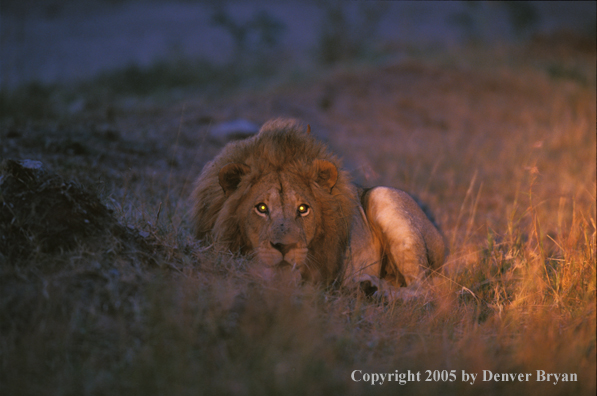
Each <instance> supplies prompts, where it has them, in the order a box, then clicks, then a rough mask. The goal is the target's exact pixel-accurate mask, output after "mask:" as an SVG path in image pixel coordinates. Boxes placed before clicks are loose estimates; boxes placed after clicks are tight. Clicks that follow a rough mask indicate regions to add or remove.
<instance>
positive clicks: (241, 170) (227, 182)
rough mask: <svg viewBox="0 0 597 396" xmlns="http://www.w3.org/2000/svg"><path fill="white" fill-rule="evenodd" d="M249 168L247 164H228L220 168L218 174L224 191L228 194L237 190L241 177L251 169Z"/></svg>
mask: <svg viewBox="0 0 597 396" xmlns="http://www.w3.org/2000/svg"><path fill="white" fill-rule="evenodd" d="M250 170H251V168H249V167H248V166H247V165H245V164H227V165H224V166H223V167H222V169H220V174H219V175H218V179H219V182H220V186H221V187H222V189H223V190H224V193H225V194H226V195H227V196H228V195H229V194H230V193H231V192H233V191H234V190H236V188H237V187H238V184H239V183H240V179H241V178H242V177H243V176H244V175H245V174H247V173H249V171H250Z"/></svg>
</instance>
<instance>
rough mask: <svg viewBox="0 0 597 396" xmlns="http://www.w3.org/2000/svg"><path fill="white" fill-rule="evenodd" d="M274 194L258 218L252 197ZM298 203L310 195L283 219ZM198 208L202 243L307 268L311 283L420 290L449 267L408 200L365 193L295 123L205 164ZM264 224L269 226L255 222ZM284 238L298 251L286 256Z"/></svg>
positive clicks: (435, 236)
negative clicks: (302, 210)
mask: <svg viewBox="0 0 597 396" xmlns="http://www.w3.org/2000/svg"><path fill="white" fill-rule="evenodd" d="M336 172H337V175H336ZM330 174H332V175H330ZM336 176H337V178H336ZM328 178H330V180H333V182H331V183H326V181H327V179H328ZM270 190H271V192H267V191H270ZM260 194H261V195H260ZM270 195H271V196H272V198H271V202H272V203H271V205H273V206H276V207H274V208H272V213H271V214H269V213H268V214H267V215H264V214H259V213H257V212H255V209H254V207H255V204H256V202H253V201H251V200H255V199H256V198H255V197H257V196H261V197H269V196H270ZM294 197H302V198H296V202H294V201H293V203H291V204H290V205H291V206H290V212H289V211H288V210H286V212H285V213H286V214H284V215H281V214H279V213H282V212H280V211H279V212H278V214H277V215H276V214H275V210H276V209H279V208H278V207H281V206H283V204H282V203H281V202H283V201H284V200H286V201H288V200H291V199H295V198H294ZM263 199H266V198H263ZM301 199H306V200H309V199H310V200H311V202H312V204H313V205H314V208H313V213H309V216H312V217H309V218H305V219H301V218H300V216H299V215H294V214H293V213H292V205H298V204H300V203H301V202H302V201H300V200H301ZM192 201H193V212H192V216H193V223H194V225H195V233H196V236H197V238H199V239H203V240H206V241H209V242H213V243H215V244H216V245H217V246H219V247H222V248H225V249H229V250H231V251H233V252H240V253H244V254H249V255H254V256H256V257H257V258H259V259H260V260H261V261H262V262H266V264H267V263H269V265H270V266H275V265H276V263H279V262H282V263H285V264H289V265H292V266H293V268H294V265H295V264H296V263H295V261H296V262H298V263H299V264H302V262H303V261H305V263H304V265H303V268H300V271H301V275H302V278H303V279H308V280H313V281H317V282H323V283H325V284H329V283H331V282H333V281H337V282H338V283H341V284H343V285H345V286H355V285H356V286H358V285H362V283H363V282H368V284H370V285H371V286H372V287H373V288H374V289H375V290H380V289H383V288H386V289H387V288H388V287H396V286H409V287H413V285H416V284H419V283H420V281H421V280H422V279H423V278H424V276H425V274H426V273H427V272H428V269H429V268H438V267H439V266H440V265H441V264H442V263H443V260H444V242H443V238H442V236H441V234H440V233H439V231H438V230H437V229H436V228H435V226H434V225H433V224H432V223H431V222H430V221H429V219H428V218H427V217H426V215H425V214H424V213H423V211H422V210H421V209H420V208H419V207H418V205H417V204H416V203H415V201H414V200H413V199H412V198H411V197H410V196H409V195H408V194H406V193H405V192H403V191H400V190H397V189H394V188H390V187H375V188H373V189H371V190H368V191H366V192H358V191H357V188H356V187H355V186H354V185H353V184H352V183H351V181H350V178H349V175H348V173H347V172H346V171H345V170H342V167H341V163H340V160H339V159H338V158H337V157H336V156H334V155H333V154H331V153H330V152H329V151H328V149H327V147H326V146H325V145H324V144H323V143H321V142H318V141H317V140H315V139H314V138H313V137H312V136H311V135H309V133H308V131H307V130H305V129H304V128H303V127H302V126H301V125H300V124H299V123H298V122H296V121H294V120H284V119H278V120H273V121H269V122H267V123H266V124H264V125H263V127H262V128H261V130H260V132H259V133H258V134H257V135H256V136H253V137H251V138H249V139H245V140H242V141H236V142H231V143H229V144H228V145H226V147H224V149H223V150H222V152H221V153H220V154H219V155H218V156H216V158H214V160H213V161H211V162H210V163H208V164H207V165H206V166H205V167H204V169H203V171H202V173H201V175H200V176H199V178H198V179H197V182H196V185H195V189H194V191H193V194H192ZM268 202H270V201H268ZM284 205H286V206H288V205H289V203H288V202H286V203H285V204H284ZM260 216H261V217H260ZM276 216H277V217H276ZM262 217H263V218H266V217H268V219H269V220H268V221H270V225H268V226H267V227H269V228H267V227H266V229H263V227H264V226H263V225H261V229H260V228H259V227H258V226H257V225H256V224H257V223H259V224H262V222H263V221H264V219H263V218H262ZM269 217H271V218H269ZM276 218H277V220H276ZM303 220H308V222H307V221H303ZM289 224H290V225H291V227H290V230H289V229H288V226H289ZM278 226H281V227H282V229H283V230H285V231H284V232H282V234H284V235H283V236H280V235H282V234H280V231H279V229H277V228H276V229H274V227H278ZM303 226H305V229H303V228H302V227H303ZM307 228H308V230H307ZM259 230H261V231H259ZM280 238H282V239H283V240H284V241H285V242H284V243H287V242H288V243H290V245H292V246H293V247H296V249H295V250H294V251H293V252H289V253H286V252H285V249H280V248H279V246H285V245H281V244H279V243H277V242H279V241H278V240H282V239H280ZM289 239H290V241H288V240H289ZM251 241H253V242H251ZM294 242H296V243H294ZM290 245H288V246H290ZM295 245H296V246H295ZM274 246H278V250H276V248H274ZM388 285H389V286H388ZM394 294H395V293H394Z"/></svg>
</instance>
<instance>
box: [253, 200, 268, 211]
mask: <svg viewBox="0 0 597 396" xmlns="http://www.w3.org/2000/svg"><path fill="white" fill-rule="evenodd" d="M255 209H256V210H257V212H259V213H262V214H267V212H268V210H267V205H266V204H264V203H263V202H261V203H258V204H257V205H256V206H255Z"/></svg>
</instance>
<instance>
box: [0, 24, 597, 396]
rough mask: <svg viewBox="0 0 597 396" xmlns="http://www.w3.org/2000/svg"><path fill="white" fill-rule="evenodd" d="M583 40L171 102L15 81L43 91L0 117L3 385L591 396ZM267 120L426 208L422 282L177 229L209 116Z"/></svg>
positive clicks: (591, 85) (588, 128) (476, 50)
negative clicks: (277, 273)
mask: <svg viewBox="0 0 597 396" xmlns="http://www.w3.org/2000/svg"><path fill="white" fill-rule="evenodd" d="M595 56H596V55H595V46H594V43H593V44H590V43H589V45H588V46H587V45H585V41H583V40H580V39H577V38H575V37H568V36H564V37H561V36H557V37H556V36H554V37H547V38H543V39H542V40H535V41H530V42H529V43H525V44H519V45H511V46H508V45H504V46H503V47H496V48H491V49H487V48H482V47H476V46H472V47H468V48H465V49H462V50H458V51H457V50H454V51H451V52H449V53H431V54H414V55H412V56H409V57H407V58H401V59H399V60H396V59H387V60H380V61H374V62H363V63H351V64H338V65H336V66H331V67H328V68H326V69H325V70H324V71H319V72H317V73H314V74H312V75H309V76H299V77H296V76H295V77H292V78H289V79H286V80H275V81H267V83H260V84H261V85H259V86H258V87H257V88H255V86H249V87H242V88H232V89H227V90H226V91H223V92H222V93H219V94H214V92H213V91H207V92H208V93H207V94H206V93H204V92H203V91H201V90H197V91H196V92H193V93H192V94H189V93H188V92H187V93H184V94H183V95H179V96H176V95H174V98H173V97H172V96H171V97H169V98H168V99H167V100H162V99H159V98H158V99H156V98H155V97H154V98H152V99H145V98H144V97H143V98H139V97H136V98H133V99H131V97H128V96H127V97H125V98H122V97H119V98H117V100H116V99H114V100H113V98H112V97H107V96H102V94H98V93H97V92H98V89H99V88H97V87H95V88H94V90H90V91H89V93H88V94H87V96H85V95H83V96H82V98H83V104H81V105H80V106H78V107H77V106H75V107H76V108H75V109H74V110H73V108H72V101H71V102H68V103H70V104H69V106H71V107H69V108H62V107H60V106H59V105H56V102H55V101H56V100H58V99H56V98H55V95H54V94H53V93H52V92H53V91H50V93H47V91H44V89H49V88H43V87H42V88H39V89H40V90H42V91H41V92H42V93H43V95H38V96H35V95H31V93H30V92H29V93H28V94H23V95H30V96H25V98H28V99H26V100H25V101H23V99H22V98H21V99H19V98H18V97H16V96H15V97H14V101H13V102H12V103H23V106H25V105H29V104H31V101H33V100H34V99H33V98H40V97H41V98H42V99H43V98H45V99H43V100H45V101H42V102H41V104H39V105H35V103H33V104H31V106H32V107H31V108H25V107H23V108H21V109H15V108H13V109H14V111H13V113H11V114H8V115H7V114H4V115H3V119H2V122H1V124H0V156H1V158H2V160H3V161H4V162H3V165H2V176H1V178H0V199H1V205H2V206H1V207H0V210H1V211H0V220H1V221H2V222H1V223H0V230H1V231H2V233H3V234H2V238H3V239H2V241H1V243H0V246H1V247H2V252H0V284H1V287H0V367H1V369H0V383H1V384H2V388H3V389H4V392H6V393H7V394H39V393H44V394H73V393H74V394H130V393H135V392H138V393H142V394H197V393H205V394H305V393H314V394H323V393H325V394H328V393H331V394H361V393H364V392H367V393H373V394H375V393H379V394H385V393H387V392H393V393H398V392H399V393H401V394H420V393H441V394H459V395H460V394H479V393H483V394H501V393H506V392H510V391H513V390H516V391H517V392H523V393H525V394H541V395H547V394H586V395H592V394H595V390H596V384H595V381H596V380H595V370H596V367H595V366H596V363H595V362H596V350H595V330H596V329H595V321H596V318H595V304H596V303H595V283H596V279H595V278H596V273H595V268H596V264H595V247H596V245H595V237H596V229H595V198H596V197H595V195H596V194H595V189H596V175H595V161H596V155H597V154H596V152H595V150H596V125H595V120H596V114H595V109H596V99H595V67H596V66H595ZM56 89H57V88H56ZM44 92H45V93H44ZM17 94H18V93H17ZM17 94H15V95H17ZM44 95H46V96H44ZM65 95H66V94H65ZM77 95H81V94H80V93H78V94H77ZM3 100H4V102H3V103H5V104H7V105H8V104H10V103H9V99H6V98H4V99H3ZM40 100H41V99H40ZM19 101H21V102H19ZM52 106H53V107H52ZM279 116H291V117H296V118H299V119H301V120H303V121H305V122H307V123H309V124H310V125H311V130H312V131H313V133H314V134H315V135H316V136H319V137H320V138H322V139H324V140H325V141H326V142H327V143H328V144H329V145H330V147H331V148H332V150H334V151H335V152H337V153H338V154H339V155H341V156H342V157H343V158H344V159H345V165H346V166H347V167H348V168H349V169H350V170H351V171H352V173H353V176H354V178H355V180H358V181H359V182H361V183H363V184H368V185H375V184H384V185H391V186H395V187H398V188H402V189H404V190H406V191H408V192H410V193H412V194H413V195H416V196H417V197H418V198H419V199H420V200H422V201H423V202H425V203H426V205H427V206H428V207H429V209H430V210H431V211H432V212H433V214H434V216H435V219H436V221H437V223H438V224H439V226H440V228H441V230H442V232H443V233H444V235H445V237H446V241H447V244H448V246H449V249H450V254H449V256H448V258H447V262H446V264H445V265H444V267H443V268H442V269H441V271H439V272H438V273H437V274H434V275H433V276H432V277H431V278H430V279H429V283H430V289H431V296H430V297H429V298H428V299H426V300H414V301H408V302H400V301H397V302H392V303H383V302H381V303H380V302H378V301H372V300H369V299H367V298H365V297H363V296H361V295H359V294H357V293H346V292H344V291H342V290H330V289H323V288H321V287H319V286H317V285H309V284H307V285H302V286H296V285H287V284H283V285H272V284H268V283H265V282H264V281H263V280H260V279H259V278H257V277H255V276H254V275H253V274H252V273H251V271H250V268H248V266H249V265H248V263H247V262H246V261H245V260H244V259H243V258H239V257H235V256H234V255H233V254H232V253H230V254H217V253H216V252H214V251H213V250H212V249H211V247H210V246H206V245H204V244H202V243H201V241H197V240H195V239H194V237H193V235H192V232H191V224H189V219H188V213H189V207H190V203H189V201H188V199H189V195H190V191H191V187H192V183H193V180H194V178H195V177H196V176H197V175H198V173H199V172H200V171H201V168H202V166H203V165H204V164H205V163H206V162H207V161H208V160H210V159H211V158H213V156H214V155H215V154H216V153H217V152H218V151H219V150H220V149H221V148H222V147H223V144H224V142H222V141H221V139H217V138H215V137H213V136H212V135H211V134H210V131H211V130H212V129H213V128H214V127H215V126H217V125H219V124H221V123H223V122H226V121H230V120H236V119H245V120H249V121H251V122H253V123H255V124H257V125H260V124H261V123H263V122H264V121H266V120H268V119H269V118H272V117H279ZM10 160H12V162H11V161H10ZM22 160H30V161H39V162H41V164H43V165H42V166H41V167H40V166H39V164H38V163H36V162H25V163H22V162H21V163H19V162H18V161H22ZM23 165H24V166H23ZM64 197H66V198H64ZM64 199H66V201H64ZM65 202H70V205H69V204H66V203H65ZM48 209H51V210H48ZM58 209H60V211H58ZM86 214H89V217H87V216H86ZM60 219H64V221H60ZM69 220H70V221H69ZM56 236H60V237H59V238H56ZM10 238H14V239H10ZM354 370H362V373H363V374H365V373H395V371H396V370H398V371H399V372H407V371H408V370H411V372H420V373H421V375H420V382H411V383H408V384H405V385H400V384H399V383H397V382H385V383H384V384H377V385H371V384H370V383H366V382H365V381H360V382H355V381H353V380H352V379H351V374H352V373H353V372H354ZM427 370H431V372H430V373H427ZM434 370H439V372H438V374H437V377H436V379H435V380H434V377H433V374H434ZM443 370H447V373H449V372H451V370H455V373H456V380H455V381H454V382H451V381H450V379H449V376H447V377H446V378H447V379H446V380H443V379H442V377H441V372H442V371H443ZM483 370H490V371H492V372H493V373H533V375H532V377H531V379H530V380H529V381H528V382H501V381H500V382H497V381H483V380H482V378H481V377H482V376H483ZM536 370H544V371H546V372H548V373H575V374H577V375H578V381H576V382H561V381H560V382H559V383H557V384H555V385H554V384H553V383H551V382H549V383H548V382H538V381H537V380H536ZM463 371H465V372H467V373H476V374H478V377H477V379H476V381H475V383H474V384H472V385H471V384H470V383H468V382H465V381H463V380H462V375H463V374H462V372H463ZM427 378H431V380H430V381H426V379H427Z"/></svg>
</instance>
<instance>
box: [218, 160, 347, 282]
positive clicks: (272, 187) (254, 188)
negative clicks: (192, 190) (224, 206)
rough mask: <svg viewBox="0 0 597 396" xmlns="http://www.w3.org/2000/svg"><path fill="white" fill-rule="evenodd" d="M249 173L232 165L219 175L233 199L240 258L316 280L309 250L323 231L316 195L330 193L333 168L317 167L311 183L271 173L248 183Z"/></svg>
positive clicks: (245, 167) (317, 164)
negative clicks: (247, 255)
mask: <svg viewBox="0 0 597 396" xmlns="http://www.w3.org/2000/svg"><path fill="white" fill-rule="evenodd" d="M249 173H250V168H249V167H248V166H243V165H238V164H231V165H229V166H227V167H224V169H222V171H221V175H220V176H221V177H220V184H221V185H222V187H223V188H224V190H225V191H226V192H227V193H228V194H231V195H232V198H237V199H238V200H237V201H236V202H237V205H238V206H237V207H236V210H234V212H235V218H236V220H237V221H238V224H239V227H240V230H239V231H240V233H241V234H242V235H243V237H244V238H243V239H244V240H245V241H244V244H243V245H244V246H243V250H244V251H245V253H250V254H252V255H253V257H254V259H255V260H257V261H258V262H259V263H260V264H262V265H264V266H265V267H266V268H268V269H271V270H291V271H297V273H299V274H300V275H301V278H302V279H305V280H314V281H319V280H321V279H320V273H319V271H318V270H317V269H316V268H314V264H315V263H313V262H312V259H313V254H312V252H311V251H310V249H312V246H313V242H314V240H316V239H318V238H320V239H321V238H322V234H323V231H322V230H323V229H324V227H323V226H322V222H323V218H324V216H323V210H322V208H321V207H320V206H321V202H320V201H319V199H317V198H316V193H319V194H321V193H322V190H325V191H326V192H325V193H327V194H329V190H330V189H331V187H333V183H335V180H336V177H337V171H336V168H335V166H334V165H332V164H331V163H329V162H325V161H321V162H320V163H316V164H315V165H314V170H313V175H315V177H313V178H305V177H304V175H302V176H301V175H297V174H293V173H290V172H270V173H267V174H263V175H260V176H259V177H258V178H256V179H252V178H251V176H250V175H249ZM314 189H315V190H317V191H315V192H314Z"/></svg>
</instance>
